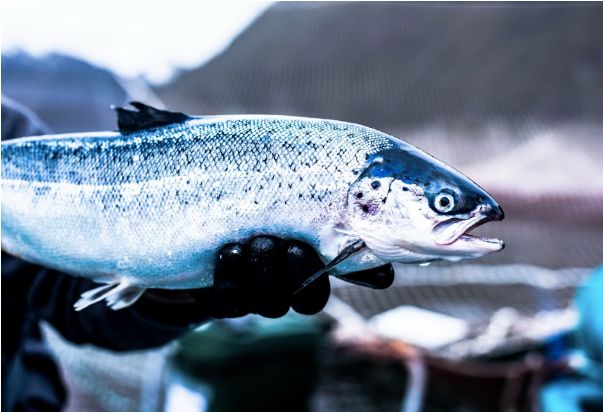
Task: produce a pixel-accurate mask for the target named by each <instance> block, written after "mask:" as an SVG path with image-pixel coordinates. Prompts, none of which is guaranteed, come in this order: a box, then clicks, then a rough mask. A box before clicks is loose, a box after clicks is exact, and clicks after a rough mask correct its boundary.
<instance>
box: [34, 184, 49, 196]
mask: <svg viewBox="0 0 603 412" xmlns="http://www.w3.org/2000/svg"><path fill="white" fill-rule="evenodd" d="M48 192H50V187H48V186H42V187H36V189H35V193H36V196H44V195H45V194H46V193H48Z"/></svg>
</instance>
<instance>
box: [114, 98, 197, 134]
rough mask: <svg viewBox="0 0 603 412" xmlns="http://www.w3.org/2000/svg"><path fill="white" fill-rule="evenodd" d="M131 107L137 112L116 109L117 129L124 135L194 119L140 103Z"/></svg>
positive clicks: (134, 103)
mask: <svg viewBox="0 0 603 412" xmlns="http://www.w3.org/2000/svg"><path fill="white" fill-rule="evenodd" d="M130 105H131V106H132V107H134V108H136V109H137V110H128V109H124V108H123V107H114V109H115V111H116V112H117V127H118V128H119V131H120V132H122V133H131V132H135V131H137V130H142V129H149V128H152V127H159V126H165V125H168V124H173V123H181V122H184V121H185V120H188V119H191V118H192V116H189V115H188V114H185V113H180V112H170V111H168V110H161V109H156V108H154V107H152V106H149V105H146V104H144V103H140V102H130Z"/></svg>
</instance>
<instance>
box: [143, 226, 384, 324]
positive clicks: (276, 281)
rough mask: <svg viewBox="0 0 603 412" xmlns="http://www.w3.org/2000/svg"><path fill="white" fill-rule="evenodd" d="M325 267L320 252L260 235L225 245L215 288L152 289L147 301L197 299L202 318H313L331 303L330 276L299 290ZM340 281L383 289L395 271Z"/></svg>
mask: <svg viewBox="0 0 603 412" xmlns="http://www.w3.org/2000/svg"><path fill="white" fill-rule="evenodd" d="M323 266H324V264H323V263H322V261H321V260H320V258H319V257H318V254H317V253H316V252H315V251H314V249H313V248H312V247H311V246H309V245H308V244H306V243H303V242H299V241H296V240H283V239H279V238H276V237H272V236H258V237H255V238H252V239H250V240H249V241H247V242H239V243H233V244H229V245H226V246H224V247H223V248H222V249H221V250H220V252H219V254H218V260H217V262H216V266H215V270H214V285H213V287H211V288H202V289H190V290H186V291H176V290H153V291H147V293H145V295H143V297H144V296H146V295H148V294H151V296H153V297H154V298H159V299H161V300H162V301H163V302H164V303H169V301H174V299H175V300H177V301H178V303H184V301H185V300H187V301H189V303H192V302H193V301H194V302H195V303H196V305H197V308H196V309H195V311H196V312H197V315H198V316H199V317H202V316H209V317H212V318H233V317H239V316H244V315H247V314H249V313H257V314H259V315H261V316H265V317H269V318H278V317H281V316H283V315H285V314H286V313H287V311H288V310H289V308H293V310H295V311H296V312H298V313H301V314H306V315H312V314H315V313H318V312H320V311H321V310H322V308H324V306H325V305H326V303H327V300H328V299H329V294H330V292H331V287H330V284H329V277H328V276H326V275H325V276H322V277H320V278H318V279H317V280H316V281H315V282H313V283H311V284H310V285H308V286H307V287H306V288H305V289H303V290H302V291H300V292H299V293H297V294H295V293H294V291H296V290H297V289H298V288H299V286H300V285H301V284H302V283H303V282H304V281H305V280H306V279H307V278H309V277H310V276H311V275H313V274H314V273H316V272H317V271H318V270H320V269H321V268H322V267H323ZM341 278H342V279H344V280H346V281H348V282H351V283H355V284H359V285H362V286H368V287H372V288H376V289H384V288H387V287H388V286H390V285H391V284H392V282H393V279H394V271H393V268H392V266H391V265H385V266H381V267H379V268H375V269H370V270H365V271H361V272H354V273H349V274H347V275H344V276H341ZM149 297H150V296H149ZM174 303H175V302H174Z"/></svg>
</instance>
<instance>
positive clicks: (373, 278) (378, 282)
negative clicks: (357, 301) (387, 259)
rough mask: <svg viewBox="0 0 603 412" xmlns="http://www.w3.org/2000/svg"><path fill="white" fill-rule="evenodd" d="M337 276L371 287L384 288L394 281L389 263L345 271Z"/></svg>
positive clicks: (392, 269) (392, 268) (392, 270)
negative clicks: (371, 267)
mask: <svg viewBox="0 0 603 412" xmlns="http://www.w3.org/2000/svg"><path fill="white" fill-rule="evenodd" d="M337 277H338V278H339V279H342V280H345V281H346V282H349V283H353V284H355V285H360V286H367V287H369V288H372V289H386V288H388V287H390V286H391V285H392V283H394V267H393V266H392V265H391V264H387V265H383V266H379V267H378V268H374V269H367V270H361V271H359V272H352V273H346V274H345V275H339V276H337Z"/></svg>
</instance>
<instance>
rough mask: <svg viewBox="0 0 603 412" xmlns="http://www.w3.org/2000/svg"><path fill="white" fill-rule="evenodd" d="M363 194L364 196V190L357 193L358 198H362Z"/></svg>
mask: <svg viewBox="0 0 603 412" xmlns="http://www.w3.org/2000/svg"><path fill="white" fill-rule="evenodd" d="M363 196H364V193H362V192H358V193H356V199H362V197H363Z"/></svg>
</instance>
